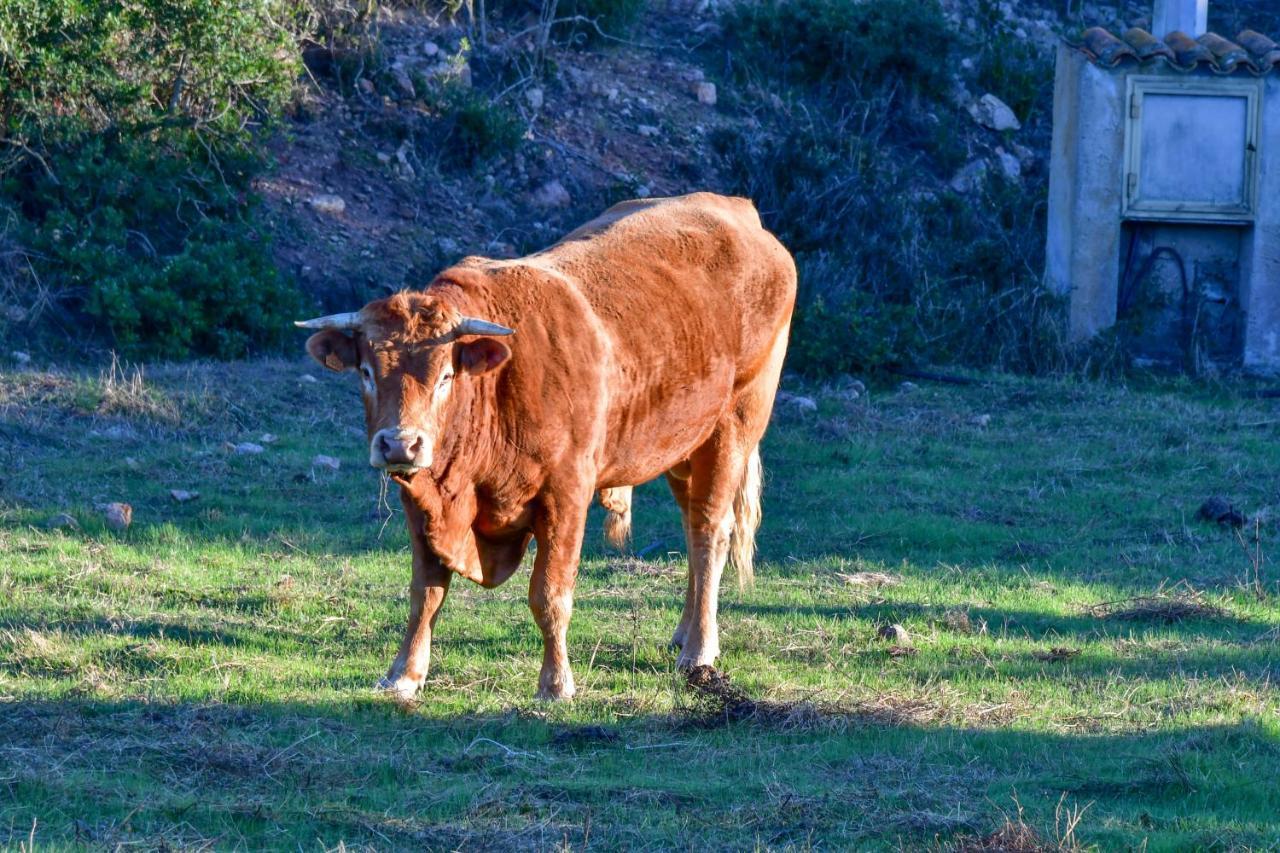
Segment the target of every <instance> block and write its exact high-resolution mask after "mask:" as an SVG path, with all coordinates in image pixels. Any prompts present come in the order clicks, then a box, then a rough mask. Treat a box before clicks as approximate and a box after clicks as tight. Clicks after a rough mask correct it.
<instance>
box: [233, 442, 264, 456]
mask: <svg viewBox="0 0 1280 853" xmlns="http://www.w3.org/2000/svg"><path fill="white" fill-rule="evenodd" d="M231 449H232V450H234V451H235V452H236V453H238V454H240V455H241V456H257V455H258V454H259V453H261V452H262V451H263V447H262V445H261V444H254V443H253V442H252V441H242V442H240V443H239V444H233V445H232V446H231Z"/></svg>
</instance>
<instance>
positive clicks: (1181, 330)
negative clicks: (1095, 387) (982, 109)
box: [1046, 0, 1280, 373]
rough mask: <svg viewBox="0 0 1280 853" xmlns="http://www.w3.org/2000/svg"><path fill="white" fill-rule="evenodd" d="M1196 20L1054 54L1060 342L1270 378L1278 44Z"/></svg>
mask: <svg viewBox="0 0 1280 853" xmlns="http://www.w3.org/2000/svg"><path fill="white" fill-rule="evenodd" d="M1206 7H1207V0H1161V2H1158V3H1157V7H1156V14H1155V17H1154V21H1155V24H1154V27H1155V29H1156V31H1157V32H1164V33H1165V35H1163V36H1160V37H1157V36H1155V35H1152V34H1151V33H1148V32H1146V31H1144V30H1140V29H1131V30H1128V31H1127V32H1124V33H1119V34H1113V33H1110V32H1108V31H1106V30H1104V29H1102V28H1097V27H1095V28H1093V29H1090V30H1087V31H1086V32H1085V33H1084V35H1083V37H1082V38H1081V39H1080V40H1079V41H1078V42H1075V43H1065V44H1063V45H1061V46H1060V47H1059V49H1058V57H1057V72H1056V80H1055V88H1054V114H1053V151H1052V163H1051V167H1050V180H1049V223H1048V240H1047V247H1046V249H1047V251H1046V279H1047V281H1048V283H1049V285H1050V286H1051V287H1052V288H1053V289H1054V290H1056V291H1057V292H1059V293H1062V294H1064V295H1066V296H1067V297H1068V298H1069V303H1070V313H1069V317H1070V319H1069V327H1070V334H1071V337H1072V338H1073V339H1076V340H1083V339H1087V338H1090V337H1092V336H1094V335H1096V334H1098V333H1099V332H1101V331H1103V330H1105V329H1109V328H1111V327H1113V326H1117V324H1119V325H1118V327H1117V331H1118V332H1119V333H1120V334H1121V335H1122V337H1123V339H1124V341H1125V344H1126V346H1127V347H1128V348H1129V349H1130V351H1131V352H1132V354H1133V355H1134V356H1135V357H1137V358H1139V359H1144V360H1146V361H1147V362H1148V363H1153V364H1160V365H1166V366H1170V367H1178V368H1185V369H1191V370H1194V371H1197V372H1198V371H1201V370H1224V369H1225V370H1234V369H1238V368H1243V369H1244V370H1246V371H1249V372H1255V373H1280V45H1277V44H1276V42H1274V41H1272V40H1271V39H1270V38H1268V37H1266V36H1264V35H1262V34H1260V33H1256V32H1253V31H1250V30H1246V31H1244V32H1242V33H1240V34H1239V35H1237V36H1236V37H1235V38H1234V39H1228V38H1225V37H1223V36H1220V35H1216V34H1214V33H1210V32H1205V20H1206V11H1207V9H1206Z"/></svg>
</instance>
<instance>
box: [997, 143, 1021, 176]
mask: <svg viewBox="0 0 1280 853" xmlns="http://www.w3.org/2000/svg"><path fill="white" fill-rule="evenodd" d="M996 157H997V158H998V159H999V160H1000V171H1002V172H1004V176H1005V177H1006V178H1008V179H1009V180H1011V181H1016V180H1019V179H1020V178H1021V177H1022V161H1021V160H1019V159H1018V158H1017V157H1015V156H1014V155H1012V154H1010V153H1009V152H1008V151H1005V150H1004V149H1003V148H997V149H996Z"/></svg>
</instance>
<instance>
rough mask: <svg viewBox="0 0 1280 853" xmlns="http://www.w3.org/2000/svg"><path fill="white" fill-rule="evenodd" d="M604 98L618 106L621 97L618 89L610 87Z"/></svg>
mask: <svg viewBox="0 0 1280 853" xmlns="http://www.w3.org/2000/svg"><path fill="white" fill-rule="evenodd" d="M604 96H605V97H606V98H608V99H609V103H611V104H616V103H617V102H618V97H619V92H618V87H617V86H610V87H609V88H608V89H605V90H604Z"/></svg>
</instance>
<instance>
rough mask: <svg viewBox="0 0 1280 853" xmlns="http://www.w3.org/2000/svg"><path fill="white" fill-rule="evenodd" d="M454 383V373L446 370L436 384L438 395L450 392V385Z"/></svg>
mask: <svg viewBox="0 0 1280 853" xmlns="http://www.w3.org/2000/svg"><path fill="white" fill-rule="evenodd" d="M452 381H453V371H452V370H446V371H445V372H444V373H441V374H440V379H439V381H437V382H436V393H437V394H443V393H445V392H446V391H448V390H449V383H451V382H452Z"/></svg>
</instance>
